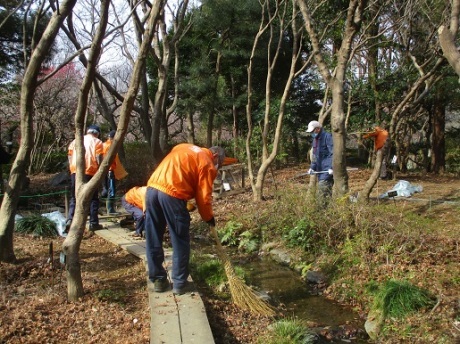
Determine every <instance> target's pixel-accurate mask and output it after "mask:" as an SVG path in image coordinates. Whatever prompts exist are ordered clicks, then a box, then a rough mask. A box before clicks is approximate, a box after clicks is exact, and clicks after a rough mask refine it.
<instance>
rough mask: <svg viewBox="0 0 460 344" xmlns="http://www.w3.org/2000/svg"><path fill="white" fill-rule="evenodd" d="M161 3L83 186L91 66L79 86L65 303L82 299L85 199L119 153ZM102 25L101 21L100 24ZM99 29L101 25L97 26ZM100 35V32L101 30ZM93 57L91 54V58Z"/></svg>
mask: <svg viewBox="0 0 460 344" xmlns="http://www.w3.org/2000/svg"><path fill="white" fill-rule="evenodd" d="M164 5H165V3H164V1H163V0H158V1H155V2H154V3H153V6H152V9H151V10H150V14H149V18H148V22H147V28H146V30H145V32H144V38H143V41H142V45H141V47H140V49H139V54H138V58H137V60H136V63H135V65H134V69H133V73H132V76H131V80H130V86H129V88H128V91H127V93H126V95H125V98H124V101H123V104H122V106H121V110H120V121H119V123H118V127H117V133H116V134H115V137H114V139H113V142H112V145H111V146H110V149H109V151H108V153H107V155H106V156H105V158H104V160H103V162H102V164H101V166H100V167H99V170H98V171H97V173H96V174H95V175H94V176H93V177H92V178H91V180H90V181H89V182H88V183H86V184H84V183H83V177H84V171H83V170H84V169H83V166H84V152H83V141H82V138H83V135H82V134H83V131H82V129H83V126H82V124H83V120H82V119H83V118H84V112H85V111H84V109H83V111H81V110H82V109H81V107H82V105H83V104H84V103H85V101H86V99H87V97H88V94H84V92H86V91H87V90H89V88H88V87H87V86H88V85H87V83H88V81H89V82H91V79H92V77H91V76H94V75H95V73H94V72H95V71H94V68H93V65H92V64H91V63H89V64H88V67H89V68H88V72H87V78H85V79H87V83H86V84H84V85H83V86H82V89H83V91H84V92H83V91H82V92H81V97H80V101H79V109H77V113H76V118H75V120H76V128H77V130H78V131H79V135H77V136H76V143H77V154H78V156H77V164H78V166H77V188H76V191H77V203H76V209H75V216H74V218H73V221H72V225H71V228H70V231H69V234H68V236H67V238H66V240H65V241H64V243H63V251H64V253H65V254H66V256H67V266H66V269H67V283H68V287H67V291H68V298H69V300H77V299H78V298H79V297H80V296H82V295H83V294H82V292H83V284H82V279H81V271H80V260H79V254H78V252H79V246H80V242H81V238H82V236H83V231H84V224H85V222H86V216H87V214H88V210H89V208H88V207H89V199H90V197H91V195H92V194H93V192H94V191H95V190H96V188H97V187H98V185H99V184H100V183H101V182H102V180H103V178H104V177H105V175H106V174H107V171H108V169H109V161H111V160H112V159H113V158H114V156H115V154H116V152H117V151H118V150H119V148H120V146H121V144H122V141H123V138H124V136H125V135H126V132H127V129H128V124H129V119H130V116H131V111H132V109H133V107H134V102H135V100H136V96H137V93H138V90H139V85H140V83H141V79H142V72H143V71H144V70H145V63H146V59H147V55H148V51H149V47H150V44H151V42H152V40H153V36H154V34H155V27H156V25H157V22H158V18H159V13H160V10H163V8H164ZM102 22H103V21H102V20H101V23H102ZM101 25H102V24H101ZM101 31H102V30H101ZM97 41H98V39H95V40H93V44H94V47H95V52H94V57H97V56H98V49H100V47H101V45H100V43H99V44H97V43H96V42H97ZM91 55H93V54H91Z"/></svg>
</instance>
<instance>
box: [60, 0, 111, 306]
mask: <svg viewBox="0 0 460 344" xmlns="http://www.w3.org/2000/svg"><path fill="white" fill-rule="evenodd" d="M109 7H110V0H102V1H101V7H100V9H99V10H100V14H101V16H100V22H99V26H98V28H97V31H96V34H95V37H94V38H93V41H92V46H91V50H90V52H89V58H88V65H87V69H86V75H85V78H84V80H83V83H82V85H81V87H80V93H79V99H78V105H77V110H76V112H75V128H76V135H75V143H76V155H77V172H76V184H75V185H76V186H75V195H76V204H75V214H74V217H73V220H72V225H71V227H70V231H69V234H68V236H67V237H66V239H65V240H64V243H63V245H62V248H63V252H64V253H65V255H66V257H67V260H66V272H67V274H66V276H67V296H68V298H69V300H71V301H76V300H78V298H79V297H81V296H83V281H82V278H81V270H80V257H79V251H80V244H81V240H82V238H83V232H84V230H85V223H86V218H87V216H88V213H89V204H90V199H91V197H92V195H93V193H94V192H95V191H96V189H97V188H98V187H99V185H100V183H101V182H102V179H103V178H104V177H105V175H106V174H107V171H108V167H107V168H105V169H103V170H104V174H103V175H102V173H97V174H96V175H95V176H94V177H93V178H91V180H90V181H89V182H87V183H85V181H84V180H85V148H84V146H83V134H84V132H85V126H86V109H87V105H88V99H89V94H90V91H91V87H92V84H93V82H94V80H95V77H96V76H95V75H96V67H97V61H98V60H99V58H100V55H101V52H102V41H103V39H104V35H105V31H106V28H107V22H108V16H109ZM111 158H112V157H111ZM99 172H101V171H99Z"/></svg>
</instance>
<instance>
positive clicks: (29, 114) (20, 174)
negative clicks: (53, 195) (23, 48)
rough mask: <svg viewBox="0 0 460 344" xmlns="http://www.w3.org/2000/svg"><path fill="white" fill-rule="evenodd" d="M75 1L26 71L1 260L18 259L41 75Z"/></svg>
mask: <svg viewBox="0 0 460 344" xmlns="http://www.w3.org/2000/svg"><path fill="white" fill-rule="evenodd" d="M75 3H76V0H67V1H66V0H64V2H62V3H61V4H60V6H59V11H54V13H53V15H52V17H51V19H50V21H49V23H48V26H47V27H46V29H45V32H44V33H43V35H42V37H41V39H40V41H39V42H38V45H37V47H36V49H34V51H33V53H32V56H31V57H30V62H29V64H28V66H27V68H26V70H25V73H24V78H23V81H22V85H21V100H20V116H21V143H20V146H19V150H18V153H17V155H16V159H15V160H14V162H13V165H12V167H11V172H10V178H9V180H8V185H7V187H6V190H5V194H4V196H3V202H2V206H1V208H0V261H4V262H14V261H16V256H15V254H14V249H13V230H14V217H15V215H16V210H17V206H18V202H19V195H20V191H21V186H22V184H23V181H24V180H25V178H26V171H27V167H28V165H29V163H30V152H31V150H32V147H33V126H32V122H33V101H34V96H35V91H36V87H37V78H38V74H39V71H40V68H41V64H42V63H43V61H44V60H45V58H46V57H47V55H48V53H49V51H50V49H51V46H52V44H53V42H54V40H55V38H56V35H57V33H58V31H59V27H60V26H61V24H62V23H63V21H64V20H65V18H66V17H67V16H68V15H69V13H70V12H71V11H72V9H73V7H74V6H75Z"/></svg>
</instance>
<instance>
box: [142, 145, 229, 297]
mask: <svg viewBox="0 0 460 344" xmlns="http://www.w3.org/2000/svg"><path fill="white" fill-rule="evenodd" d="M224 159H225V151H224V150H223V148H221V147H211V148H209V149H208V148H201V147H198V146H195V145H193V144H188V143H182V144H178V145H177V146H175V147H174V148H173V149H172V150H171V152H170V153H169V154H168V155H167V156H166V157H165V158H164V159H163V161H162V162H161V163H160V165H159V166H158V167H157V168H156V170H155V171H154V172H153V174H152V175H151V177H150V179H149V181H148V182H147V192H146V196H145V234H146V250H147V252H146V253H147V263H148V268H149V279H150V280H151V281H152V282H153V283H154V290H155V291H156V292H163V291H166V290H167V289H168V288H169V282H168V279H167V273H166V270H165V268H164V266H163V263H164V251H163V236H164V234H165V230H166V225H168V229H169V234H170V237H171V243H172V246H173V266H172V274H171V275H172V276H171V277H172V282H173V293H175V294H178V295H181V294H183V293H185V292H186V291H187V278H188V276H189V258H190V214H189V212H188V210H187V201H188V200H190V199H192V198H195V202H196V205H197V207H198V212H199V213H200V215H201V218H202V219H203V221H205V222H207V223H208V224H209V225H210V226H215V224H216V222H215V219H214V213H213V209H212V189H213V183H214V179H215V178H216V176H217V170H218V168H219V167H220V166H222V163H223V161H224Z"/></svg>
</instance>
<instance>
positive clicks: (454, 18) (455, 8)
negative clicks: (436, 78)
mask: <svg viewBox="0 0 460 344" xmlns="http://www.w3.org/2000/svg"><path fill="white" fill-rule="evenodd" d="M459 15H460V0H452V11H451V15H450V26H449V28H446V27H445V26H441V27H440V28H439V30H438V33H439V44H440V45H441V48H442V52H443V53H444V56H445V58H446V59H447V61H448V62H449V64H450V65H451V66H452V68H453V69H454V71H455V73H457V75H458V76H459V77H460V52H459V51H458V49H457V47H456V46H455V41H456V36H457V32H458V22H459Z"/></svg>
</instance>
